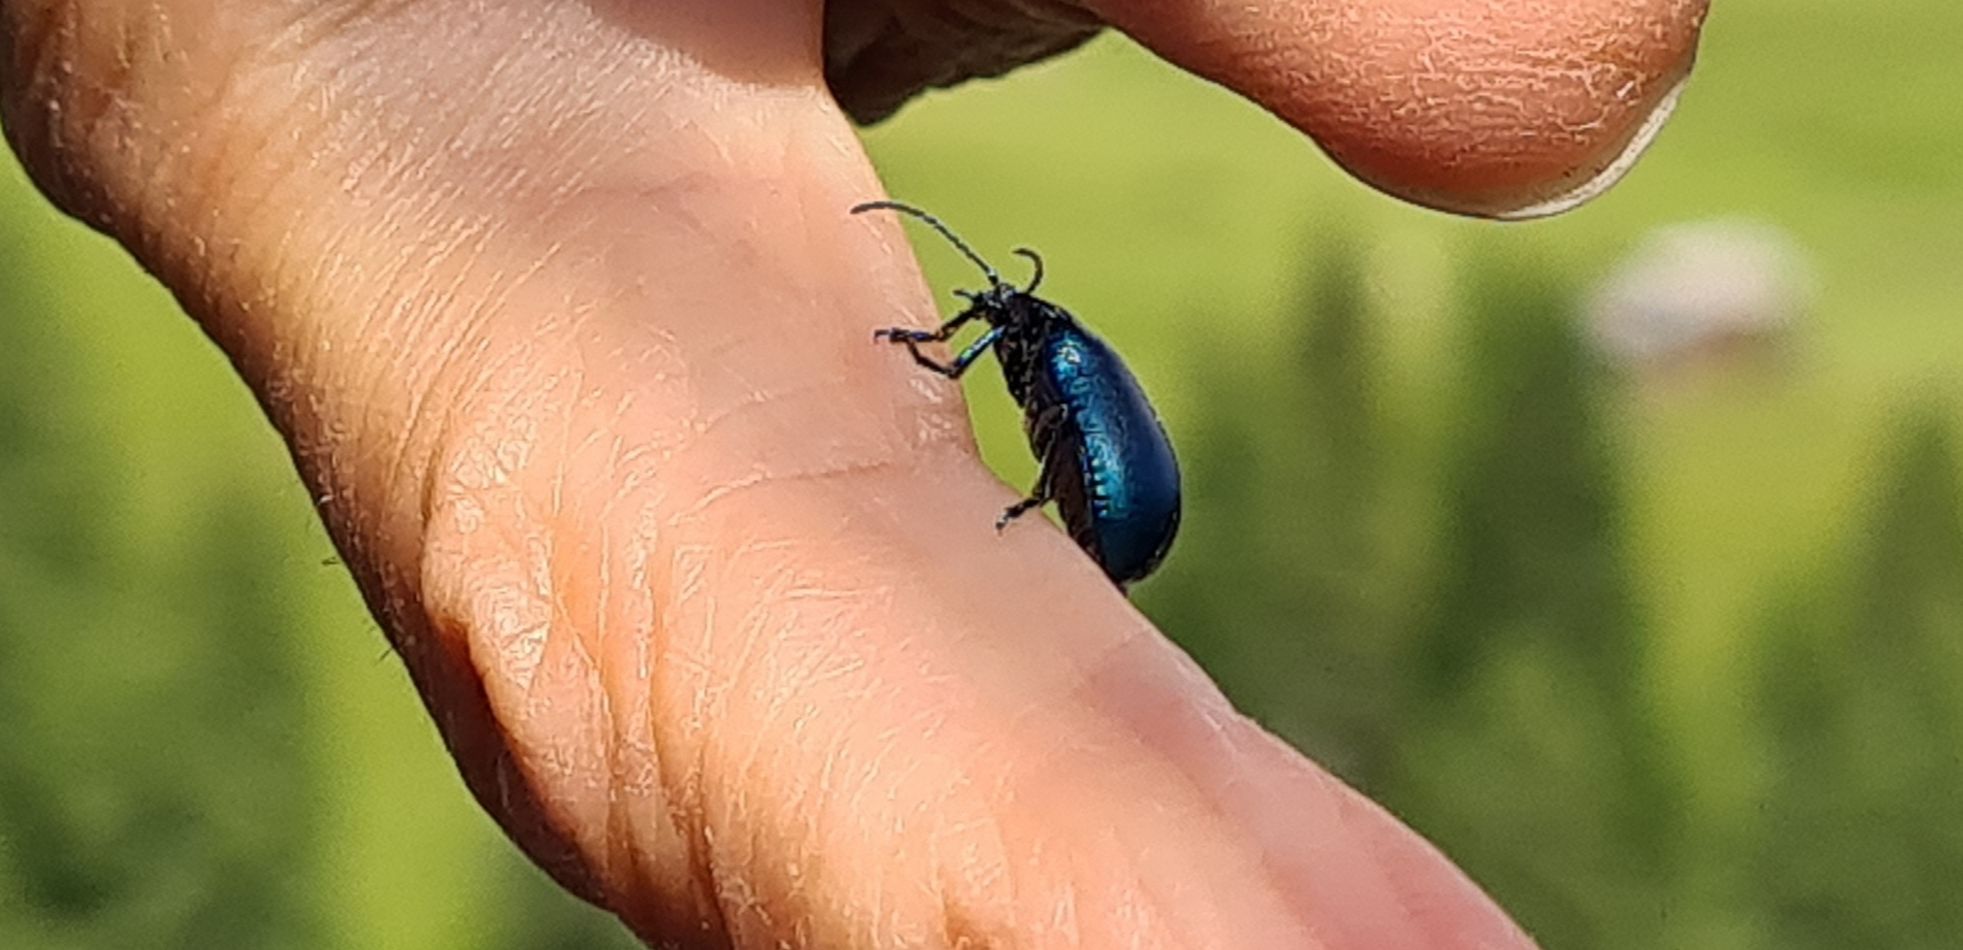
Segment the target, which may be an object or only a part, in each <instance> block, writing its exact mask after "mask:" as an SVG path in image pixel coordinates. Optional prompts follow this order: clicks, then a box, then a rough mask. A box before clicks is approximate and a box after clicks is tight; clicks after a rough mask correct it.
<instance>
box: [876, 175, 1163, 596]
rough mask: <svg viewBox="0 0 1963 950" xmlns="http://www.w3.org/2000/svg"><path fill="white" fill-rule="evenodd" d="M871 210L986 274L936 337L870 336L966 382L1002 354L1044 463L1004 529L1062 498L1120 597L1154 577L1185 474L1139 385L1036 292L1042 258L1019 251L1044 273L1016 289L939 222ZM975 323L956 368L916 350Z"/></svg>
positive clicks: (1005, 518)
mask: <svg viewBox="0 0 1963 950" xmlns="http://www.w3.org/2000/svg"><path fill="white" fill-rule="evenodd" d="M875 210H887V211H898V212H901V213H903V214H908V215H912V216H913V217H916V218H919V219H920V220H921V221H924V222H926V224H927V226H928V227H931V228H933V229H934V230H935V231H938V232H940V235H941V236H942V237H944V238H947V239H948V241H949V242H950V243H952V244H953V245H954V246H955V247H956V248H957V249H959V250H960V251H961V253H962V254H964V255H966V256H967V258H968V259H969V260H971V261H974V262H975V264H976V265H977V266H979V267H980V268H981V269H982V273H983V274H984V275H985V276H987V277H988V289H987V290H983V291H980V292H974V291H966V290H962V291H956V294H957V295H959V296H960V297H962V298H963V299H965V300H967V301H968V307H967V309H965V310H963V311H961V312H960V313H958V314H955V316H954V317H953V319H950V320H948V321H947V322H946V323H943V324H941V326H940V329H938V330H910V329H907V328H905V327H891V328H889V329H884V330H879V331H877V332H875V333H874V334H873V338H874V339H876V340H887V341H890V342H893V343H899V344H903V345H905V346H906V348H907V351H908V352H910V353H912V354H913V360H914V362H916V363H919V364H920V365H921V366H924V367H926V368H928V369H930V370H933V371H934V372H936V373H939V374H940V375H942V376H945V377H947V378H949V379H959V378H961V374H962V373H965V372H967V371H968V367H969V366H970V365H972V364H973V363H974V362H975V360H977V359H979V358H980V357H981V355H982V354H983V353H985V352H987V351H988V350H989V349H990V348H991V347H992V348H994V350H995V358H996V359H997V360H998V361H999V362H1000V363H1001V364H1002V375H1003V377H1004V378H1005V379H1007V380H1008V383H1009V395H1010V396H1013V397H1015V400H1016V403H1017V404H1018V405H1020V406H1022V413H1023V430H1024V431H1025V432H1026V433H1028V435H1029V447H1030V448H1031V449H1033V450H1035V452H1036V458H1037V460H1038V461H1039V462H1040V463H1041V465H1042V470H1041V472H1040V473H1039V474H1038V475H1037V476H1036V487H1035V488H1034V489H1032V490H1031V491H1030V493H1029V497H1027V498H1024V499H1023V500H1021V501H1019V502H1017V503H1015V504H1014V505H1012V506H1010V507H1009V508H1008V510H1006V511H1004V512H1002V517H1000V518H998V519H996V522H995V528H996V530H998V531H1000V530H1002V529H1003V528H1005V527H1007V526H1008V524H1009V522H1011V521H1014V520H1016V519H1017V518H1019V517H1021V516H1022V515H1024V514H1027V513H1028V512H1029V511H1031V510H1033V509H1035V508H1039V507H1041V506H1043V505H1045V504H1048V503H1049V502H1052V501H1054V502H1056V504H1057V510H1058V511H1059V512H1060V513H1061V514H1062V515H1063V523H1064V526H1065V527H1067V528H1068V529H1069V531H1070V537H1071V539H1072V540H1074V541H1076V542H1077V546H1078V547H1081V548H1083V549H1084V551H1085V552H1086V553H1088V554H1089V555H1090V556H1091V558H1092V560H1095V561H1096V562H1097V563H1098V565H1099V566H1100V567H1102V568H1104V573H1105V574H1107V575H1109V576H1110V578H1111V579H1112V580H1113V581H1115V582H1117V584H1118V586H1119V587H1120V588H1123V587H1126V586H1128V585H1130V584H1132V583H1134V582H1136V581H1138V580H1140V579H1142V578H1144V577H1145V576H1146V575H1148V574H1150V573H1152V571H1153V569H1155V568H1157V567H1158V566H1159V562H1160V561H1162V560H1164V559H1165V556H1166V551H1167V549H1169V548H1171V547H1172V539H1173V536H1174V535H1176V534H1178V533H1179V465H1178V463H1177V462H1176V461H1174V459H1173V456H1172V441H1171V440H1170V439H1168V438H1167V437H1166V430H1165V427H1164V426H1163V425H1160V424H1159V417H1158V416H1157V415H1156V414H1154V413H1153V412H1152V406H1151V404H1150V403H1148V402H1146V400H1145V391H1144V390H1143V389H1140V388H1139V385H1138V380H1137V379H1135V378H1133V377H1132V375H1131V371H1130V370H1128V369H1126V368H1125V364H1124V362H1123V361H1121V360H1119V359H1118V354H1117V353H1114V352H1112V350H1111V348H1110V347H1109V346H1106V345H1105V344H1104V341H1103V340H1100V339H1098V338H1097V337H1095V336H1092V335H1091V334H1090V332H1089V331H1087V330H1085V329H1084V328H1083V326H1081V325H1079V324H1078V323H1077V319H1076V318H1075V317H1072V316H1071V315H1070V313H1069V312H1068V311H1066V310H1064V309H1063V308H1062V307H1059V306H1057V305H1055V304H1053V303H1050V302H1049V301H1047V300H1043V299H1041V298H1039V297H1037V296H1036V295H1035V291H1036V286H1037V285H1038V284H1041V283H1042V282H1043V259H1042V258H1041V257H1039V256H1037V254H1036V252H1035V251H1032V250H1030V249H1029V248H1026V247H1019V248H1016V249H1015V253H1017V254H1020V255H1022V256H1023V257H1027V258H1029V260H1030V263H1031V264H1033V265H1034V266H1035V268H1036V273H1035V276H1034V277H1031V278H1030V280H1029V286H1028V287H1021V288H1019V287H1016V286H1015V285H1013V284H1009V283H1006V282H1004V281H1003V280H1002V275H1000V274H999V273H997V272H996V270H995V268H994V267H991V266H989V263H988V262H987V261H985V260H982V258H981V255H979V254H976V253H975V251H974V249H973V248H970V247H969V246H968V244H967V243H966V242H964V241H962V240H961V239H960V238H959V237H956V236H955V234H954V232H953V231H951V230H949V229H948V227H947V225H945V224H942V223H941V221H940V219H939V218H936V217H934V216H933V215H931V214H928V213H927V212H925V211H922V210H920V209H919V208H915V207H913V206H911V205H905V204H901V203H899V202H897V201H869V202H866V203H865V204H861V205H857V206H855V207H854V208H853V209H852V213H853V214H860V213H862V212H866V211H875ZM972 320H981V321H983V322H985V323H987V324H988V331H987V332H985V333H983V334H982V335H981V336H980V337H979V338H978V339H976V340H975V342H973V343H970V344H969V345H968V346H967V348H966V349H963V350H962V351H961V352H960V354H959V355H957V356H955V358H954V359H953V361H952V362H948V363H941V362H937V361H935V360H934V359H932V358H930V357H928V356H927V355H925V354H923V353H921V352H920V344H922V343H940V342H945V341H946V340H948V339H950V338H951V337H953V336H954V333H955V331H956V330H959V329H960V328H961V327H962V326H963V325H964V324H967V323H968V322H970V321H972Z"/></svg>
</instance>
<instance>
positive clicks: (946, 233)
mask: <svg viewBox="0 0 1963 950" xmlns="http://www.w3.org/2000/svg"><path fill="white" fill-rule="evenodd" d="M881 210H885V211H898V212H900V213H902V214H910V215H913V216H914V217H916V218H919V219H920V220H922V221H925V222H927V226H928V227H930V228H933V229H934V230H936V231H939V232H940V233H941V237H944V238H947V240H948V243H949V244H952V245H954V247H955V249H956V250H959V251H960V252H961V253H962V254H963V255H964V256H966V257H967V258H968V259H969V260H971V261H974V262H975V266H976V267H979V268H981V269H982V273H983V274H984V275H986V276H987V277H988V285H989V286H991V287H998V286H1001V284H1002V275H1001V274H998V273H996V272H995V268H993V267H991V266H989V263H988V262H987V261H985V260H982V256H981V255H980V254H977V253H975V249H974V248H972V247H969V246H968V242H966V241H963V240H961V238H960V236H959V235H957V234H955V233H954V230H953V229H952V228H949V227H948V226H947V225H945V224H942V223H941V219H939V218H936V217H934V216H933V215H931V214H928V213H927V212H925V211H922V210H920V209H919V208H916V207H914V206H912V205H910V204H904V203H901V202H898V201H868V202H865V203H863V204H856V205H853V206H852V213H853V214H863V213H865V212H867V211H881ZM1040 270H1041V268H1040V267H1039V268H1038V271H1039V272H1040Z"/></svg>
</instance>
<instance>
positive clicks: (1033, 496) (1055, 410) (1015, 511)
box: [995, 406, 1068, 531]
mask: <svg viewBox="0 0 1963 950" xmlns="http://www.w3.org/2000/svg"><path fill="white" fill-rule="evenodd" d="M1067 414H1068V413H1067V412H1066V411H1065V410H1064V408H1063V407H1062V406H1051V407H1049V408H1047V409H1045V410H1043V411H1042V412H1041V413H1039V414H1038V415H1037V416H1036V418H1035V420H1034V421H1032V422H1031V423H1030V424H1029V431H1030V432H1031V433H1033V434H1035V437H1036V442H1037V444H1038V445H1041V446H1042V447H1043V449H1042V452H1043V467H1042V470H1041V471H1039V472H1037V473H1036V487H1035V488H1034V489H1032V490H1031V491H1030V493H1029V497H1028V498H1024V499H1023V500H1021V501H1019V502H1016V503H1015V504H1013V505H1010V506H1009V507H1008V508H1006V509H1003V511H1002V516H1001V517H999V518H997V519H995V530H997V531H1001V530H1002V529H1004V528H1007V527H1008V526H1009V522H1011V521H1014V520H1016V519H1017V518H1020V517H1022V516H1023V515H1026V514H1028V513H1029V512H1030V511H1032V510H1034V509H1037V508H1041V507H1043V506H1044V505H1047V504H1049V503H1050V502H1051V501H1053V500H1055V499H1056V490H1055V488H1054V486H1055V485H1056V473H1057V460H1056V446H1057V444H1058V443H1057V438H1056V430H1057V426H1058V425H1060V424H1061V423H1062V422H1063V419H1064V417H1065V416H1066V415H1067Z"/></svg>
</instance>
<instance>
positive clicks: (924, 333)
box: [872, 307, 981, 343]
mask: <svg viewBox="0 0 1963 950" xmlns="http://www.w3.org/2000/svg"><path fill="white" fill-rule="evenodd" d="M979 316H981V312H980V311H979V310H976V309H974V308H973V307H970V308H968V309H967V310H963V311H961V312H960V313H957V314H955V315H954V317H953V319H950V320H949V321H947V322H946V323H943V324H941V325H940V326H939V327H937V328H935V329H932V330H915V329H912V328H910V327H887V328H885V329H883V330H874V331H872V338H873V339H875V340H892V341H894V342H896V343H897V342H901V341H904V340H912V341H914V342H915V343H940V342H942V341H945V340H948V339H950V338H952V337H953V336H954V333H955V331H956V330H959V329H961V326H962V325H963V324H965V323H967V322H968V321H970V320H973V319H975V318H976V317H979Z"/></svg>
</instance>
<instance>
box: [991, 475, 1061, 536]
mask: <svg viewBox="0 0 1963 950" xmlns="http://www.w3.org/2000/svg"><path fill="white" fill-rule="evenodd" d="M1048 487H1049V480H1048V479H1042V478H1039V479H1037V481H1036V493H1035V494H1033V495H1030V496H1029V497H1028V498H1024V499H1023V500H1021V501H1019V502H1016V503H1015V504H1013V505H1010V506H1009V507H1007V508H1004V509H1002V516H1001V517H999V518H997V519H995V530H996V531H1001V530H1003V529H1005V528H1007V527H1008V526H1009V522H1011V521H1014V520H1016V519H1017V518H1020V517H1022V516H1023V515H1026V514H1028V513H1030V512H1031V511H1033V510H1035V509H1037V508H1041V507H1043V506H1044V505H1047V504H1049V503H1050V496H1049V492H1048Z"/></svg>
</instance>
